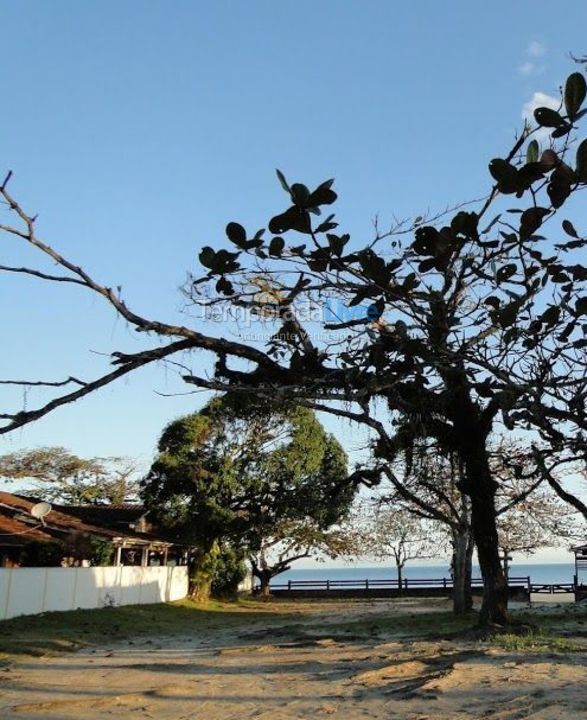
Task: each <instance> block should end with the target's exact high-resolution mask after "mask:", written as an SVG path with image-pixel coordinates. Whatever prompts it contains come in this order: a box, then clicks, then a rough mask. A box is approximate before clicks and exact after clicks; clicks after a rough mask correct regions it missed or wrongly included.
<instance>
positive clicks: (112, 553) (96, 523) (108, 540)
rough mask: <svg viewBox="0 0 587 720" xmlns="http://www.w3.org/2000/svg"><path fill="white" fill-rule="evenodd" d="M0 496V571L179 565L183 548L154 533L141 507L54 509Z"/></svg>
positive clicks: (184, 552)
mask: <svg viewBox="0 0 587 720" xmlns="http://www.w3.org/2000/svg"><path fill="white" fill-rule="evenodd" d="M35 507H37V508H38V507H39V500H38V499H36V498H31V497H26V496H23V495H15V494H12V493H7V492H0V567H21V566H35V565H36V566H39V565H57V566H59V565H61V566H66V567H67V566H82V565H85V566H88V565H142V566H148V565H151V566H152V565H182V564H185V562H186V560H187V548H186V547H185V546H184V545H182V544H181V543H177V542H175V541H174V540H173V539H172V538H170V537H169V536H166V535H165V534H164V533H162V532H160V531H158V530H157V528H156V527H154V526H153V525H152V523H150V522H149V519H148V512H147V511H146V510H145V508H144V507H143V506H142V505H124V506H122V507H114V506H110V505H81V506H65V505H55V506H52V507H51V508H50V511H48V512H47V510H48V506H47V507H45V512H47V514H44V515H43V516H42V517H38V515H39V513H38V512H36V511H35V510H34V508H35Z"/></svg>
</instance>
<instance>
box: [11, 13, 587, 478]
mask: <svg viewBox="0 0 587 720" xmlns="http://www.w3.org/2000/svg"><path fill="white" fill-rule="evenodd" d="M0 8H1V10H2V22H1V24H0V47H1V52H2V57H3V73H2V90H1V93H2V112H1V113H0V127H1V134H0V137H1V138H2V141H3V142H2V153H1V156H0V171H1V172H4V171H5V170H8V169H12V170H13V171H14V173H15V180H14V182H13V185H12V188H13V192H14V193H15V194H16V195H17V196H18V197H19V199H20V200H21V201H22V202H23V203H24V204H25V205H26V207H27V209H29V210H30V211H31V213H39V221H38V228H39V232H40V235H41V236H42V237H43V238H45V239H46V240H47V241H48V242H50V243H51V244H53V245H54V246H55V247H57V248H58V249H59V250H61V251H62V252H63V253H64V254H65V255H66V256H68V257H70V258H72V259H74V260H75V261H76V262H79V263H80V264H81V265H83V266H84V267H85V268H87V269H88V270H89V271H91V272H92V273H93V274H95V276H96V277H97V278H98V279H100V280H102V281H103V282H104V283H106V284H109V285H111V286H116V285H122V287H123V295H124V298H125V299H126V300H127V302H128V303H129V304H130V305H131V307H134V308H136V309H137V310H139V311H140V312H142V313H144V314H146V315H153V316H156V317H159V318H161V319H167V320H178V319H179V320H181V321H182V322H187V318H185V317H182V315H181V309H182V298H181V296H180V294H179V292H178V290H177V289H178V287H179V286H180V285H181V283H182V282H183V280H184V278H185V274H186V272H187V271H188V270H190V269H191V270H193V269H196V257H197V252H198V249H199V248H200V247H201V246H203V245H206V244H210V245H216V244H219V243H222V242H223V237H224V235H223V229H224V226H225V224H226V222H227V221H228V220H233V219H234V220H239V221H241V222H243V223H244V224H245V225H246V226H250V227H260V226H261V225H263V224H265V222H266V221H267V219H268V217H270V216H271V215H272V214H273V213H274V212H275V211H276V210H281V209H282V206H283V202H284V196H283V194H282V191H281V189H280V188H279V186H278V184H277V182H276V180H275V175H274V168H275V167H279V168H281V169H282V170H284V171H285V172H286V174H287V176H288V177H290V178H292V179H294V180H298V181H302V182H306V183H307V184H309V185H312V184H315V183H318V182H320V181H322V180H325V179H327V178H329V177H335V178H336V187H337V190H338V191H339V194H340V202H339V204H338V213H339V216H340V218H341V220H342V222H343V225H344V227H345V228H347V229H349V230H350V231H351V232H352V233H353V234H354V236H355V237H356V238H362V237H364V238H365V239H368V238H370V237H371V221H372V219H373V217H374V216H375V214H379V217H380V219H381V221H382V222H383V223H385V222H386V221H387V220H389V219H391V217H392V216H393V215H394V214H395V215H396V216H398V217H407V216H414V215H416V214H419V213H422V212H425V211H426V210H428V209H432V210H434V209H442V208H444V207H445V206H446V205H449V204H453V203H457V202H459V201H462V200H465V199H471V198H474V197H478V196H480V195H483V194H484V193H485V192H486V190H487V188H488V184H489V176H488V173H487V162H488V160H489V159H490V158H492V157H495V156H499V155H500V154H503V153H504V151H505V149H506V148H508V147H509V146H510V144H511V141H512V138H513V133H514V130H515V128H519V127H520V126H521V123H522V113H523V109H524V105H525V104H527V103H532V102H533V101H534V102H536V101H537V99H538V98H537V96H536V95H535V94H536V93H544V94H546V95H549V96H552V95H556V94H557V92H558V86H559V84H560V83H561V82H562V81H563V80H564V78H565V77H566V75H567V74H568V73H569V72H571V71H572V70H574V69H575V67H574V65H573V63H572V62H571V60H570V58H569V52H575V53H578V54H581V53H585V52H587V42H586V35H585V28H586V27H587V4H586V3H585V2H579V1H576V2H566V3H565V4H564V11H563V9H556V7H555V6H554V5H553V4H552V2H549V3H546V2H541V1H536V0H534V1H533V2H528V1H526V0H518V1H517V2H511V0H508V1H507V2H506V1H503V0H500V1H498V2H492V3H480V2H471V1H470V0H460V1H455V0H443V2H438V1H437V0H434V1H424V0H420V2H417V3H416V2H414V3H406V2H403V3H400V2H396V1H395V0H365V1H364V2H356V1H354V2H353V1H352V0H346V2H343V1H341V0H337V1H332V0H296V1H295V2H275V1H274V0H272V1H264V0H248V1H247V2H244V0H243V1H241V2H228V1H227V0H215V2H197V1H195V0H191V1H189V2H184V1H182V0H174V2H169V1H163V0H161V1H156V2H155V1H149V0H140V1H138V0H125V1H124V2H120V0H116V1H112V0H100V2H79V0H74V1H69V0H54V1H53V2H47V1H44V2H43V1H42V0H37V1H36V2H31V1H29V0H19V1H18V2H7V1H2V2H0ZM0 214H1V215H2V217H3V218H5V216H6V213H5V212H4V211H1V213H0ZM0 257H1V260H0V262H2V263H7V264H8V263H13V264H14V263H16V264H22V263H23V262H25V261H27V260H30V259H31V256H30V255H29V254H27V253H24V252H22V249H20V248H18V246H17V244H16V243H15V244H13V245H10V244H9V243H8V241H7V240H6V239H3V244H2V250H1V256H0ZM0 302H1V304H2V308H3V313H2V339H3V342H2V352H1V353H0V377H11V378H14V377H16V376H18V377H19V378H20V377H31V378H35V377H37V378H38V377H41V378H43V379H55V378H62V377H65V376H67V375H69V374H75V375H78V376H80V377H84V378H88V377H91V376H93V375H95V374H98V372H100V370H101V369H103V368H104V360H105V359H104V358H103V357H102V356H100V355H98V354H96V353H108V352H110V351H111V350H113V349H118V350H128V351H132V350H133V349H136V348H137V344H136V341H135V339H134V338H133V333H132V331H130V330H128V329H127V328H126V327H125V326H124V325H123V324H121V323H120V321H117V320H116V318H115V317H114V315H113V313H112V312H111V311H110V310H108V309H106V308H104V307H102V305H101V304H100V303H99V302H98V300H96V299H94V298H92V297H90V296H89V294H87V293H84V292H83V291H81V290H77V289H75V288H73V289H72V288H71V287H61V286H60V287H55V286H53V287H51V286H46V285H44V284H43V283H41V282H39V281H35V280H33V279H30V280H27V279H23V278H22V277H20V278H14V277H12V278H11V277H1V278H0ZM206 362H207V360H205V359H204V358H202V359H196V360H195V361H194V363H195V365H196V367H197V365H198V363H206ZM182 390H184V387H183V386H182V385H181V383H179V382H178V381H177V380H176V378H175V377H174V375H173V373H168V372H165V370H164V369H163V368H152V369H149V370H146V371H143V372H141V373H139V374H137V375H136V376H134V377H131V378H129V379H128V380H125V381H122V382H119V383H118V384H116V385H114V386H111V387H109V388H108V389H106V390H105V391H103V392H101V393H100V394H99V395H96V396H95V397H92V398H89V399H86V400H84V401H83V402H81V403H80V404H78V405H76V406H75V407H69V408H66V409H62V410H59V411H57V412H56V413H54V414H53V415H51V416H49V417H48V418H46V419H44V420H42V421H41V422H39V423H38V424H36V425H34V426H31V427H29V428H26V429H24V430H22V431H21V432H18V433H16V434H14V435H12V436H10V437H6V438H2V439H0V452H6V451H9V450H12V449H18V448H21V447H28V446H34V445H55V444H57V445H65V446H67V447H69V448H71V449H72V450H73V451H74V452H77V453H79V454H82V455H116V454H124V455H130V456H134V457H138V458H139V459H140V460H141V461H142V462H143V463H145V464H146V463H148V461H149V459H150V457H151V454H152V452H153V449H154V445H155V442H156V439H157V436H158V434H159V432H160V430H161V428H162V426H163V425H164V424H165V423H166V422H168V421H169V420H170V419H172V418H173V417H175V416H177V415H179V414H181V413H184V412H187V411H190V410H195V409H198V407H199V406H200V404H201V402H202V398H201V396H187V397H174V398H164V397H161V396H160V395H158V394H156V392H155V391H159V392H177V391H182ZM38 399H39V396H38V395H37V394H36V393H35V392H34V391H31V392H30V393H29V394H28V397H27V403H28V404H29V406H32V405H34V404H35V403H36V401H37V400H38ZM13 400H15V402H18V398H14V397H13ZM3 404H4V402H3ZM337 432H338V434H339V435H340V437H341V439H342V440H343V442H344V443H345V444H346V445H347V447H349V448H350V449H353V448H356V447H357V446H359V445H360V444H361V442H362V441H363V438H362V437H361V436H360V435H357V433H356V431H351V430H350V429H349V428H345V427H342V428H340V427H339V428H338V429H337Z"/></svg>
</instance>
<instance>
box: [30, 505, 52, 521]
mask: <svg viewBox="0 0 587 720" xmlns="http://www.w3.org/2000/svg"><path fill="white" fill-rule="evenodd" d="M52 509H53V508H52V507H51V505H50V504H49V503H48V502H40V503H37V504H36V505H33V506H32V508H31V510H30V512H31V515H32V516H33V517H34V518H37V520H40V521H41V522H42V524H43V525H44V524H45V518H46V517H47V515H48V514H49V513H50V512H51V510H52Z"/></svg>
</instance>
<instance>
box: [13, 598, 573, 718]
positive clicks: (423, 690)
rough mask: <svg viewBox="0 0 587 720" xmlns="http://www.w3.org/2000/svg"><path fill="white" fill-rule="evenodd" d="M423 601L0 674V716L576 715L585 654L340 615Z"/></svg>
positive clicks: (328, 613) (39, 663)
mask: <svg viewBox="0 0 587 720" xmlns="http://www.w3.org/2000/svg"><path fill="white" fill-rule="evenodd" d="M425 609H429V608H427V607H424V606H423V605H422V604H418V603H416V604H414V603H412V604H410V605H409V606H405V607H402V606H397V605H396V606H394V607H393V608H390V603H385V602H383V603H364V604H361V603H357V604H354V605H353V607H352V610H351V609H350V608H349V606H348V605H346V606H345V605H343V604H340V605H332V606H330V607H326V608H325V607H324V606H310V605H309V606H308V607H307V608H306V609H304V612H303V615H302V616H301V617H300V622H293V623H292V620H291V618H289V619H288V620H287V623H286V622H285V621H284V623H283V624H281V625H280V624H279V622H277V624H275V625H273V626H272V627H270V628H267V626H266V625H265V626H264V625H263V624H262V623H259V622H256V623H255V624H249V625H247V622H246V620H244V622H243V626H242V628H241V629H240V630H237V631H236V632H235V631H234V630H233V631H230V633H229V632H227V631H220V632H218V631H215V632H214V633H212V632H199V633H198V635H197V636H193V637H182V638H173V639H166V638H155V637H153V638H151V639H147V640H144V639H143V640H141V641H135V642H129V641H126V642H124V643H120V644H118V645H112V646H111V647H104V648H101V649H96V650H93V651H83V652H77V653H72V654H68V655H62V656H58V657H45V658H39V659H34V660H22V661H20V662H18V663H17V664H15V665H13V666H12V667H11V668H10V669H7V668H5V669H1V670H0V718H2V720H12V719H14V720H16V719H19V720H23V719H25V718H30V719H31V720H32V719H35V720H40V719H42V718H47V720H49V719H50V720H73V719H74V718H75V720H79V719H83V720H86V719H87V720H97V719H98V718H100V719H101V720H103V719H104V718H112V719H113V720H114V719H116V718H133V719H134V718H136V719H137V720H142V719H144V718H145V719H146V718H149V719H151V718H153V719H157V720H168V719H171V718H173V720H229V719H234V720H236V719H237V718H238V719H239V720H242V719H247V718H255V720H301V719H303V718H322V717H328V716H332V717H334V718H336V717H338V718H341V720H342V719H343V718H344V720H359V718H377V719H378V720H384V719H385V720H393V719H395V718H398V719H399V718H401V720H432V719H433V718H434V720H444V719H445V718H450V719H451V720H465V718H466V719H467V720H472V719H475V720H480V719H483V720H486V719H491V720H522V719H528V720H539V719H540V720H566V719H567V718H573V720H577V719H578V718H581V717H585V716H586V715H587V652H574V653H568V654H549V653H543V652H542V653H536V654H528V653H524V654H521V653H512V652H507V651H503V650H496V649H492V648H489V647H486V646H482V645H480V644H479V643H475V642H473V641H471V642H467V641H461V640H459V641H449V640H438V641H421V640H420V641H414V640H410V639H409V638H401V637H398V636H393V635H387V636H386V635H385V634H375V635H373V636H372V637H368V638H367V639H366V637H365V634H364V633H363V634H362V636H361V637H359V636H358V635H355V636H353V635H352V633H351V632H350V631H349V630H348V629H347V630H346V631H345V629H344V627H342V628H341V627H340V626H337V623H338V624H340V623H341V622H345V621H348V619H349V613H352V617H354V618H355V619H356V618H358V617H362V616H366V617H365V621H366V622H367V623H368V622H369V619H370V618H371V617H373V616H374V615H378V614H380V613H389V612H394V613H396V612H397V613H402V612H410V613H414V612H419V611H422V610H425Z"/></svg>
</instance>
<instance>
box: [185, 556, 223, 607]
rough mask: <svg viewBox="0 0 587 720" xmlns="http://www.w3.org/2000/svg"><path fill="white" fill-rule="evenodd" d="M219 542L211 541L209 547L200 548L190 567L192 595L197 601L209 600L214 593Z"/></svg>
mask: <svg viewBox="0 0 587 720" xmlns="http://www.w3.org/2000/svg"><path fill="white" fill-rule="evenodd" d="M217 555H218V544H217V543H216V542H214V543H211V544H210V545H209V546H208V547H205V548H198V549H197V550H196V552H195V554H194V556H193V559H192V563H191V568H190V597H191V598H192V599H193V600H195V601H196V602H201V603H205V602H208V600H209V599H210V596H211V594H212V582H213V580H214V570H215V566H216V557H217Z"/></svg>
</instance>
